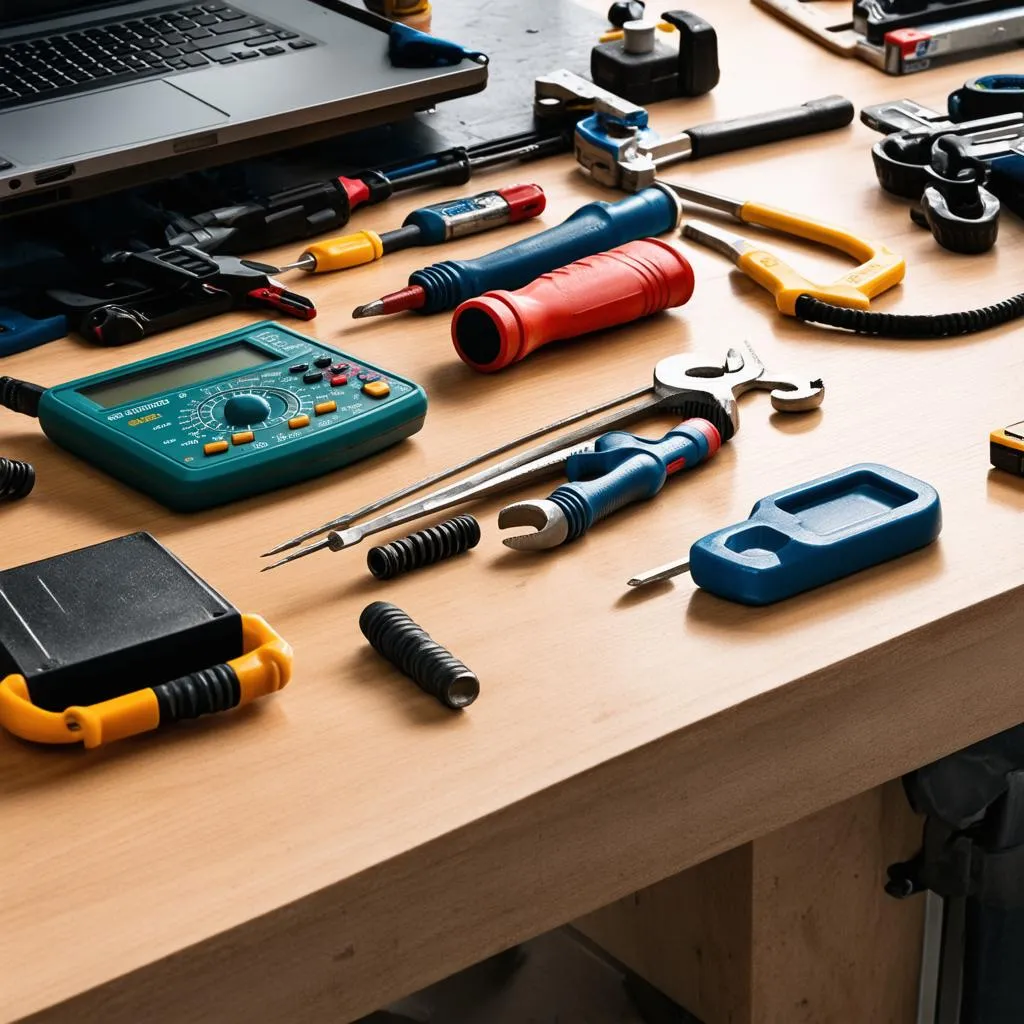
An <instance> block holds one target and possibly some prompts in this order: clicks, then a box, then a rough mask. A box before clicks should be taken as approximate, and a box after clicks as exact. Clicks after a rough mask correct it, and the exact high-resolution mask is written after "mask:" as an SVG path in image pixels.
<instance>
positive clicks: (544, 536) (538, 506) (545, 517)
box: [498, 498, 569, 551]
mask: <svg viewBox="0 0 1024 1024" xmlns="http://www.w3.org/2000/svg"><path fill="white" fill-rule="evenodd" d="M512 526H532V527H533V529H534V531H535V532H533V533H520V534H517V535H516V536H514V537H505V538H503V540H502V543H504V545H505V546H506V547H509V548H514V549H515V550H516V551H545V550H547V549H548V548H556V547H558V545H559V544H564V543H565V542H566V540H567V538H568V536H569V523H568V521H567V520H566V518H565V513H564V512H563V511H562V510H561V509H560V508H559V507H558V506H557V505H556V504H555V503H554V502H553V501H548V500H547V498H537V499H534V500H531V501H517V502H515V503H514V504H512V505H506V506H505V507H504V508H503V509H502V510H501V511H500V512H499V513H498V527H499V529H502V530H504V529H506V528H507V527H512Z"/></svg>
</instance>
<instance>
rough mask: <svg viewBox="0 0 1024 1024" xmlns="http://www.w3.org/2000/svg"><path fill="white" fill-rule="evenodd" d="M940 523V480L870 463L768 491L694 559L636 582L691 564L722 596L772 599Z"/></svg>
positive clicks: (924, 534)
mask: <svg viewBox="0 0 1024 1024" xmlns="http://www.w3.org/2000/svg"><path fill="white" fill-rule="evenodd" d="M941 528H942V511H941V508H940V505H939V496H938V494H937V493H936V491H935V489H934V488H933V487H931V486H930V485H928V484H926V483H924V482H923V481H921V480H916V479H914V477H912V476H907V475H906V474H905V473H900V472H898V471H897V470H895V469H890V468H889V467H888V466H880V465H878V464H876V463H871V462H864V463H860V464H859V465H856V466H850V467H849V468H848V469H843V470H840V471H839V472H838V473H830V474H829V475H828V476H823V477H820V478H819V479H817V480H812V481H811V482H810V483H806V484H800V485H798V486H796V487H790V488H789V489H787V490H785V491H779V492H778V493H777V494H771V495H769V496H768V497H767V498H762V499H761V500H760V501H759V502H758V503H757V504H756V505H755V506H754V508H753V511H752V512H751V513H750V516H749V517H748V518H747V519H745V520H744V521H743V522H741V523H736V524H734V525H733V526H727V527H726V528H725V529H724V530H718V531H717V532H715V533H710V534H708V535H707V536H706V537H702V538H701V539H700V540H698V541H697V542H696V543H695V544H693V546H692V547H691V548H690V556H689V558H688V559H686V560H684V561H679V562H673V563H670V564H669V565H665V566H661V567H660V568H658V569H653V570H652V571H650V572H647V573H643V574H641V575H640V576H635V577H634V578H633V579H631V580H630V581H629V585H630V586H631V587H638V586H643V585H644V584H646V583H654V582H655V581H658V580H667V579H669V578H671V577H672V576H676V575H678V574H680V573H683V572H687V571H689V573H690V574H691V575H692V576H693V580H694V582H695V583H696V584H697V585H698V586H699V587H703V588H704V589H705V590H709V591H711V593H712V594H716V595H717V596H718V597H724V598H727V599H728V600H730V601H738V602H739V603H740V604H753V605H764V604H772V603H774V602H775V601H781V600H783V599H784V598H787V597H792V596H793V595H794V594H800V593H803V591H805V590H812V589H813V588H814V587H820V586H823V585H824V584H826V583H831V582H832V581H833V580H838V579H841V578H842V577H843V576H849V575H851V574H852V573H855V572H859V571H860V570H861V569H867V568H870V567H871V566H873V565H878V564H879V563H880V562H887V561H889V559H891V558H898V557H899V556H900V555H905V554H907V553H909V552H911V551H916V550H917V549H918V548H923V547H925V546H926V545H928V544H930V543H931V542H932V541H933V540H935V538H936V537H938V535H939V530H940V529H941Z"/></svg>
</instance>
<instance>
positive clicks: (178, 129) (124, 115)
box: [0, 76, 228, 165]
mask: <svg viewBox="0 0 1024 1024" xmlns="http://www.w3.org/2000/svg"><path fill="white" fill-rule="evenodd" d="M185 77H188V76H185ZM227 117H228V115H227V114H225V113H224V112H223V111H221V110H218V109H217V108H216V107H214V106H211V105H210V104H209V103H204V102H203V101H202V100H200V99H197V98H196V97H195V96H191V95H189V94H188V93H186V92H182V91H181V90H180V89H176V88H175V87H174V86H173V85H171V83H170V82H166V81H160V82H139V83H137V84H135V85H126V86H123V87H122V88H120V89H108V90H107V91H106V92H96V93H89V94H86V95H85V96H75V97H72V98H69V99H66V100H59V101H54V102H53V103H48V104H46V105H45V106H41V107H25V108H22V109H21V110H11V111H9V112H7V113H5V114H2V115H0V135H2V136H3V140H4V154H5V155H6V156H9V157H10V158H11V159H12V160H14V161H15V162H16V163H20V164H29V165H31V164H43V163H52V162H53V161H55V160H69V159H74V158H75V157H81V156H84V155H85V154H87V153H95V152H99V151H101V150H105V149H118V148H128V147H131V146H133V145H138V144H139V143H142V142H147V141H149V140H150V139H159V138H166V137H168V136H172V135H179V134H182V133H184V132H190V131H196V130H198V129H200V128H206V127H209V126H210V125H215V124H220V123H221V122H222V121H226V120H227Z"/></svg>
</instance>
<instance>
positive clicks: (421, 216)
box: [278, 185, 546, 274]
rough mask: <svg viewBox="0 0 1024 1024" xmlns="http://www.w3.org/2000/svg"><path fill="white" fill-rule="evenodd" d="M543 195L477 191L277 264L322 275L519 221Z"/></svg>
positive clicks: (527, 189) (518, 188)
mask: <svg viewBox="0 0 1024 1024" xmlns="http://www.w3.org/2000/svg"><path fill="white" fill-rule="evenodd" d="M545 203H546V198H545V196H544V190H543V189H542V188H541V187H540V185H511V186H510V187H509V188H501V189H495V190H494V191H491V192H481V193H479V195H475V196H466V197H462V198H459V199H449V200H446V201H445V202H442V203H434V204H433V205H431V206H421V207H420V208H419V209H418V210H413V212H412V213H410V214H409V216H408V217H406V218H405V220H404V221H402V226H401V227H400V228H395V229H394V230H393V231H385V232H384V233H383V234H377V232H376V231H357V232H355V233H353V234H351V235H340V236H338V237H337V238H329V239H327V240H326V241H323V242H315V243H314V244H313V245H310V246H309V247H308V248H307V249H306V250H305V252H303V253H302V255H301V256H300V257H299V258H298V259H297V260H296V261H295V262H294V263H289V264H287V265H286V266H283V267H278V272H281V271H285V270H304V271H306V273H308V274H323V273H325V272H327V271H331V270H346V269H348V268H349V267H358V266H360V265H361V264H363V263H373V262H374V260H379V259H381V258H382V257H384V256H387V255H388V254H389V253H392V252H398V251H399V250H401V249H411V248H413V247H414V246H418V245H439V244H440V243H441V242H448V241H450V240H451V239H453V238H462V237H463V236H464V235H476V234H479V233H480V232H481V231H490V230H491V228H499V227H502V226H503V225H505V224H517V223H518V222H519V221H521V220H529V219H530V218H531V217H537V216H539V215H540V214H541V213H543V212H544V206H545Z"/></svg>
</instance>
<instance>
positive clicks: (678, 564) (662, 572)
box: [628, 555, 690, 587]
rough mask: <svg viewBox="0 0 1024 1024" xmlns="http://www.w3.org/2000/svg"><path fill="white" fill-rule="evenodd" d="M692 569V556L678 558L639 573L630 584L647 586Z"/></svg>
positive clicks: (632, 585)
mask: <svg viewBox="0 0 1024 1024" xmlns="http://www.w3.org/2000/svg"><path fill="white" fill-rule="evenodd" d="M689 571H690V556H689V555H687V556H686V558H677V559H675V560H674V561H672V562H666V563H665V564H664V565H659V566H658V567H657V568H656V569H648V570H647V572H642V573H638V574H637V575H636V576H634V577H633V578H632V579H631V580H629V583H628V585H629V586H631V587H645V586H647V584H648V583H660V582H661V581H662V580H670V579H672V577H673V576H682V574H683V573H684V572H689Z"/></svg>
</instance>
